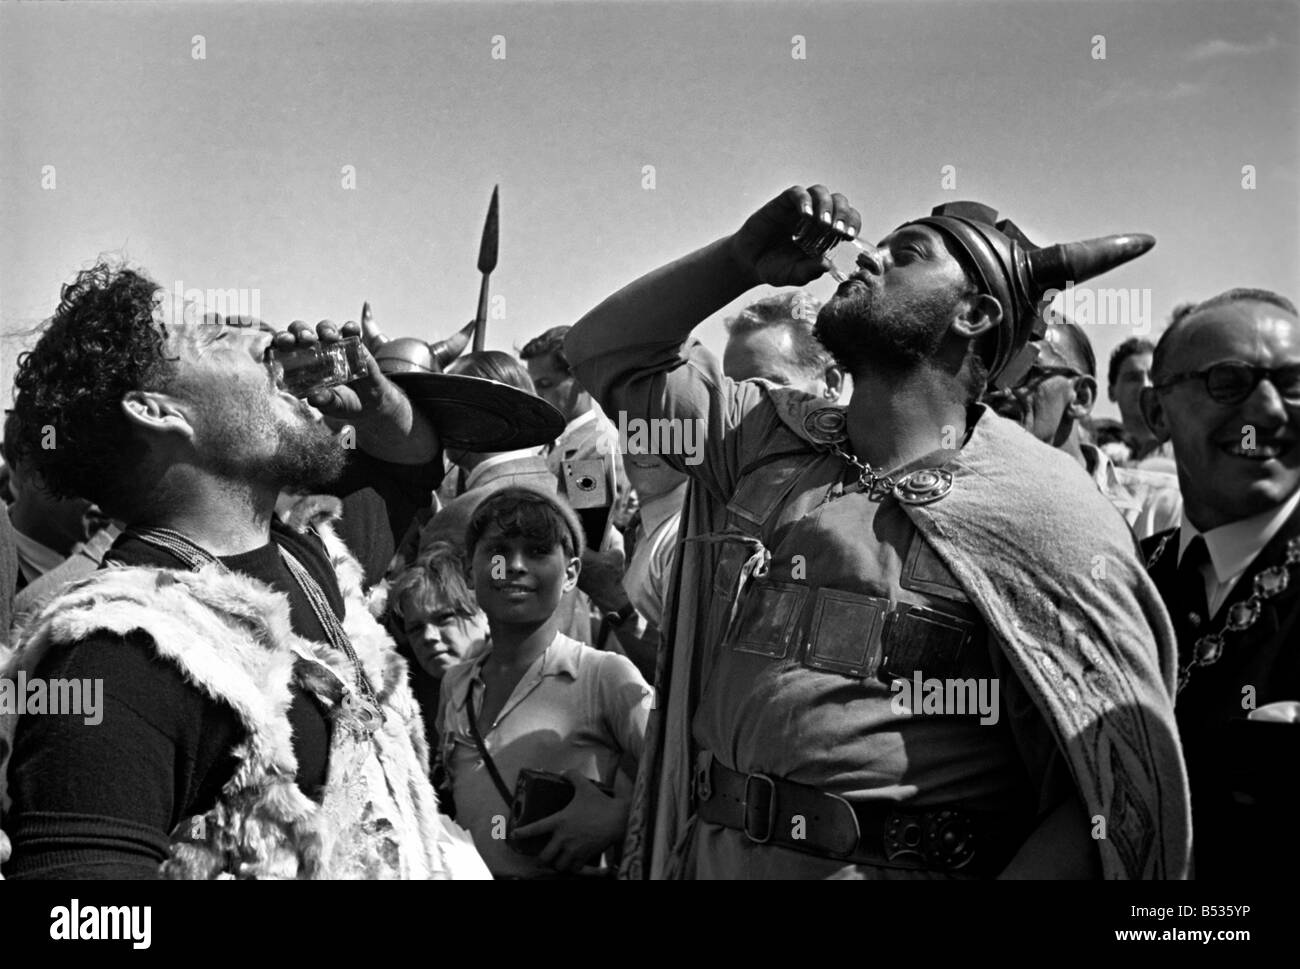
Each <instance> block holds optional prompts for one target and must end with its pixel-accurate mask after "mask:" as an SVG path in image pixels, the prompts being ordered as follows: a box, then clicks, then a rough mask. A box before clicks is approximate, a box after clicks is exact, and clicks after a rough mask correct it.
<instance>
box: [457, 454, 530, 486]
mask: <svg viewBox="0 0 1300 969" xmlns="http://www.w3.org/2000/svg"><path fill="white" fill-rule="evenodd" d="M539 450H540V449H539V448H535V447H526V448H522V449H520V450H518V451H502V452H501V453H500V454H494V455H492V457H490V458H485V459H484V460H483V461H481V462H479V463H478V464H477V465H475V467H474V470H473V471H471V472H470V473H469V474H468V475H467V476H466V478H465V491H469V490H470V489H471V488H473V487H474V486H475V485H477V484H478V483H479V482H480V481H481V480H482V478H483V474H484V472H486V471H487V470H489V469H490V468H495V467H497V466H498V465H501V464H505V463H506V462H507V461H520V460H522V459H524V458H531V457H535V456H536V455H537V453H538V451H539Z"/></svg>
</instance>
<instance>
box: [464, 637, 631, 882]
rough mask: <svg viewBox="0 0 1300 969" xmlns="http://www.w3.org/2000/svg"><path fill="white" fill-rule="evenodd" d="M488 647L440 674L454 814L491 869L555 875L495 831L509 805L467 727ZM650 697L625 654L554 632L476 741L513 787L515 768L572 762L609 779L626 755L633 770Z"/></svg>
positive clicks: (501, 828) (558, 767)
mask: <svg viewBox="0 0 1300 969" xmlns="http://www.w3.org/2000/svg"><path fill="white" fill-rule="evenodd" d="M490 655H491V652H490V651H489V652H488V653H485V654H484V655H483V656H481V657H480V658H479V659H477V660H475V661H474V662H472V663H465V664H462V665H460V666H457V667H453V668H452V669H451V670H450V671H448V673H447V675H446V677H444V679H443V682H442V700H441V712H440V714H439V717H438V722H439V724H440V725H441V728H442V737H443V741H442V759H443V764H444V765H445V766H446V768H447V771H448V773H449V775H450V778H451V783H452V790H453V796H454V799H455V802H456V820H457V822H458V823H459V824H460V825H461V826H463V827H464V828H466V829H467V830H468V831H469V832H470V833H471V834H472V835H473V836H474V843H475V846H476V847H477V848H478V851H479V854H480V855H482V856H483V860H484V861H485V862H487V866H488V868H490V869H491V870H492V873H493V874H494V875H497V876H498V877H500V876H507V877H515V878H520V877H522V878H527V877H530V876H537V875H550V874H554V870H553V869H552V868H550V867H549V866H547V865H544V864H542V863H541V862H540V861H538V860H537V858H535V857H529V856H527V855H521V854H519V853H518V852H516V851H514V850H513V849H512V848H511V847H510V846H509V844H508V843H507V842H506V841H505V840H504V838H503V837H502V836H503V835H504V833H505V823H506V820H507V819H508V817H509V814H510V808H509V805H507V804H506V803H505V801H504V799H503V798H502V797H501V793H500V792H499V791H498V790H497V788H496V785H495V784H494V783H493V781H492V777H491V775H490V774H489V773H488V771H487V768H486V767H484V765H483V761H482V758H481V757H480V755H479V752H478V748H477V747H476V745H475V743H474V737H473V734H471V733H470V730H469V719H468V717H469V714H468V711H467V709H466V700H467V699H468V697H469V692H470V690H473V691H474V708H475V709H476V710H482V708H483V690H484V686H483V679H482V670H483V664H484V663H485V662H486V661H487V659H488V657H489V656H490ZM652 695H653V691H652V690H651V689H650V687H649V686H648V685H647V684H646V682H645V680H644V679H642V677H641V674H640V673H638V672H637V670H636V667H635V666H633V665H632V663H631V662H629V661H628V659H627V658H626V657H623V656H619V655H617V654H616V653H606V652H601V651H600V650H596V649H592V648H591V647H590V646H585V645H583V644H582V643H579V642H577V641H576V640H573V639H570V638H569V637H567V636H564V635H562V634H557V635H556V637H555V641H554V642H553V643H552V644H551V645H550V647H548V648H547V650H546V652H545V653H543V654H542V655H541V656H540V657H538V659H537V661H536V662H534V663H533V665H532V666H530V667H529V668H528V671H527V672H525V673H524V675H523V676H522V677H521V678H520V680H519V682H518V683H517V684H516V685H515V688H514V691H513V692H512V693H511V694H510V697H509V699H507V700H506V703H505V705H504V706H503V707H502V708H501V712H500V713H499V714H497V718H496V721H495V722H494V723H493V724H492V725H491V727H489V728H488V729H487V730H485V731H484V732H483V742H484V744H485V745H486V746H487V749H488V753H489V754H490V755H491V757H492V760H493V761H494V762H495V763H496V766H497V770H499V771H500V772H501V777H502V779H503V780H504V781H505V783H506V786H507V787H509V788H510V790H512V791H513V790H514V787H515V781H516V780H517V778H518V776H519V771H520V770H522V769H523V768H533V769H536V770H549V771H554V772H556V773H562V772H563V771H566V770H569V769H573V770H577V771H580V772H581V773H582V774H584V775H585V776H587V777H589V778H591V779H592V780H595V781H598V782H600V783H605V784H612V783H613V781H614V777H615V775H616V773H617V772H618V767H619V763H620V760H622V759H623V758H624V756H625V755H626V757H627V758H628V759H629V761H630V765H629V766H632V768H633V769H634V765H635V762H636V761H638V760H639V759H640V757H641V751H642V747H643V745H644V742H645V728H646V719H647V718H648V716H649V714H650V707H651V697H652Z"/></svg>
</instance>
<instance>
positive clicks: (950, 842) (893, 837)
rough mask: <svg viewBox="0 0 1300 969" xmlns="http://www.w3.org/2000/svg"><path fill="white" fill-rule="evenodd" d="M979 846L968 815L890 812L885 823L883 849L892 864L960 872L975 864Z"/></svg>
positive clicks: (948, 810)
mask: <svg viewBox="0 0 1300 969" xmlns="http://www.w3.org/2000/svg"><path fill="white" fill-rule="evenodd" d="M977 843H978V837H977V834H976V830H975V820H974V819H973V818H972V817H971V816H970V815H969V814H967V813H966V812H965V811H957V810H953V809H951V808H947V809H943V810H938V811H919V812H917V813H915V814H909V813H905V812H902V811H891V812H890V813H889V817H888V818H887V819H886V820H885V836H884V846H883V847H884V850H885V858H886V859H887V860H889V861H902V862H905V863H906V862H910V863H912V864H917V863H921V864H923V865H924V866H925V867H926V868H930V869H934V870H938V871H958V870H960V869H962V868H965V867H966V866H967V865H969V864H970V863H971V861H972V860H974V858H975V855H976V847H977Z"/></svg>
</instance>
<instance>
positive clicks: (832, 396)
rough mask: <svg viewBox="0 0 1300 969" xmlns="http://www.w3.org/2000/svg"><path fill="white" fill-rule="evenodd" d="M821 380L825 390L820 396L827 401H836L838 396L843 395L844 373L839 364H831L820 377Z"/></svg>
mask: <svg viewBox="0 0 1300 969" xmlns="http://www.w3.org/2000/svg"><path fill="white" fill-rule="evenodd" d="M822 380H823V382H824V383H825V384H826V390H825V391H823V392H822V396H823V397H825V398H826V399H827V400H829V401H837V400H839V399H840V394H842V393H844V371H843V369H842V368H841V367H840V365H839V364H837V363H833V364H831V365H830V366H829V367H827V368H826V372H825V373H824V374H823V375H822Z"/></svg>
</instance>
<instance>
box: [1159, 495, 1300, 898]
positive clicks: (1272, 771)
mask: <svg viewBox="0 0 1300 969" xmlns="http://www.w3.org/2000/svg"><path fill="white" fill-rule="evenodd" d="M1165 536H1169V541H1168V543H1167V544H1166V545H1165V548H1164V551H1163V553H1162V554H1161V555H1160V556H1159V557H1158V558H1157V559H1156V560H1155V561H1154V562H1151V561H1150V558H1151V556H1152V554H1153V553H1154V552H1155V550H1156V548H1157V547H1158V546H1159V545H1160V543H1161V541H1162V539H1164V537H1165ZM1292 540H1296V541H1300V510H1297V512H1296V513H1295V514H1293V515H1292V516H1291V517H1290V518H1289V519H1288V520H1287V521H1286V523H1285V524H1284V525H1283V526H1282V528H1281V529H1279V530H1278V533H1277V534H1276V535H1275V536H1274V537H1273V539H1272V541H1270V542H1269V543H1268V545H1266V546H1265V547H1264V549H1263V550H1262V551H1261V552H1260V553H1259V555H1257V556H1256V557H1255V560H1254V561H1253V562H1251V563H1250V565H1249V566H1248V567H1247V568H1246V571H1245V572H1244V573H1243V574H1242V576H1241V578H1240V579H1239V580H1238V581H1237V584H1236V585H1235V586H1233V588H1232V590H1231V591H1230V592H1229V593H1228V596H1227V598H1226V599H1224V601H1223V605H1222V606H1220V607H1219V610H1218V612H1216V613H1215V614H1214V615H1213V616H1211V617H1210V618H1209V620H1208V621H1207V620H1205V619H1204V618H1201V619H1200V622H1199V623H1198V622H1195V621H1194V618H1193V617H1192V616H1190V612H1191V610H1190V608H1189V590H1187V589H1183V588H1179V583H1178V581H1177V569H1178V530H1177V529H1169V530H1167V531H1165V532H1160V533H1158V534H1156V535H1153V536H1151V537H1150V538H1148V539H1146V540H1145V541H1144V542H1143V543H1142V551H1143V553H1144V555H1145V556H1146V557H1147V559H1148V562H1149V565H1148V569H1149V572H1150V575H1151V578H1152V580H1153V581H1154V582H1155V584H1156V588H1157V589H1159V590H1160V594H1161V596H1162V597H1163V598H1164V600H1165V604H1166V606H1167V607H1168V609H1169V612H1170V616H1171V617H1172V619H1173V622H1174V631H1175V633H1176V634H1177V637H1178V650H1179V668H1180V669H1181V668H1182V667H1183V666H1185V665H1186V664H1187V662H1188V661H1189V660H1190V659H1191V657H1192V656H1193V655H1194V650H1195V648H1196V641H1197V640H1198V639H1200V638H1201V637H1202V636H1205V635H1206V634H1208V633H1211V632H1216V633H1217V632H1219V631H1220V630H1221V629H1222V628H1223V625H1224V621H1225V619H1226V617H1227V615H1228V610H1230V609H1232V607H1233V606H1234V605H1236V604H1237V603H1241V602H1244V601H1246V600H1247V599H1249V598H1250V596H1251V593H1252V592H1253V590H1254V583H1255V577H1256V576H1257V575H1259V574H1260V573H1261V572H1263V571H1265V570H1267V569H1270V568H1273V567H1275V566H1284V560H1285V558H1286V552H1287V545H1288V544H1289V543H1290V542H1291V541H1292ZM1287 573H1288V583H1287V587H1286V589H1284V590H1283V591H1282V592H1280V593H1279V594H1277V595H1275V596H1273V597H1271V598H1269V599H1265V600H1264V601H1263V603H1262V606H1261V609H1260V614H1259V617H1258V618H1257V619H1256V620H1255V622H1254V623H1253V624H1252V625H1251V626H1250V627H1249V628H1247V629H1243V630H1241V631H1239V632H1231V631H1229V632H1226V633H1224V647H1223V653H1222V655H1221V656H1220V658H1219V659H1218V661H1217V662H1215V663H1214V664H1213V665H1210V666H1198V667H1195V668H1193V669H1192V671H1191V677H1190V679H1189V680H1188V683H1187V686H1186V688H1185V689H1184V690H1183V692H1182V693H1180V694H1179V696H1178V700H1177V703H1176V705H1175V713H1176V714H1177V717H1178V731H1179V735H1180V736H1181V737H1182V740H1183V752H1184V755H1185V757H1186V760H1187V769H1188V774H1189V775H1190V780H1191V785H1192V818H1193V822H1192V830H1193V839H1194V845H1195V848H1194V852H1195V863H1196V875H1197V877H1198V878H1210V879H1216V878H1228V877H1244V876H1247V875H1250V876H1256V877H1258V876H1264V877H1269V876H1272V877H1276V876H1277V875H1278V874H1279V873H1280V872H1281V871H1284V870H1285V869H1286V867H1287V865H1288V863H1289V864H1290V865H1291V866H1295V865H1296V864H1300V836H1298V835H1297V834H1296V833H1295V829H1296V825H1295V823H1294V815H1295V812H1296V809H1297V806H1300V797H1298V796H1297V781H1298V779H1300V772H1298V771H1297V770H1296V763H1297V761H1298V760H1300V724H1280V725H1279V724H1275V723H1265V722H1261V721H1255V720H1247V719H1246V717H1247V714H1249V713H1250V711H1251V710H1252V709H1257V708H1258V707H1262V706H1264V705H1265V704H1268V703H1274V702H1276V701H1280V700H1300V564H1297V565H1296V566H1294V567H1292V568H1289V569H1287Z"/></svg>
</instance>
